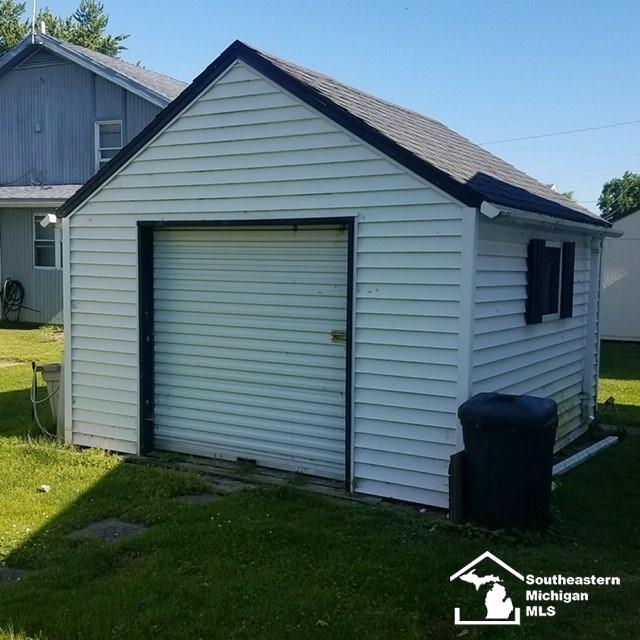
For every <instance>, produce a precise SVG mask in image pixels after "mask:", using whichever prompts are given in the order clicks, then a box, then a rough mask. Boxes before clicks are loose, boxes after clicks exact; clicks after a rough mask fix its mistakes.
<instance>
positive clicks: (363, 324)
mask: <svg viewBox="0 0 640 640" xmlns="http://www.w3.org/2000/svg"><path fill="white" fill-rule="evenodd" d="M59 215H60V216H62V217H64V221H63V228H64V234H65V238H66V239H67V242H66V244H65V247H66V255H65V260H66V265H67V267H68V268H67V269H66V271H65V273H66V282H65V296H66V305H65V330H66V336H67V349H66V355H65V357H66V370H65V374H66V391H67V393H66V398H65V403H66V438H67V440H68V441H70V442H73V443H76V444H78V445H86V446H100V447H105V448H107V449H113V450H116V451H121V452H127V453H133V454H135V453H141V452H142V453H144V452H146V451H149V450H150V449H152V448H159V449H167V450H171V451H177V452H186V453H193V454H200V455H205V456H220V457H222V458H226V459H232V460H235V459H238V458H240V459H251V460H255V461H256V462H257V463H258V464H261V465H265V466H270V467H275V468H280V469H285V470H286V469H289V470H296V471H301V472H305V473H310V474H317V475H320V476H325V477H330V478H336V479H340V480H343V481H344V482H345V483H346V486H347V487H348V488H349V489H350V490H353V491H357V492H362V493H366V494H373V495H377V496H386V497H393V498H398V499H402V500H408V501H413V502H418V503H424V504H429V505H436V506H439V507H446V506H447V505H448V482H449V477H448V474H449V472H448V466H449V458H450V456H451V455H452V454H453V453H454V452H456V451H457V450H459V449H460V448H461V446H462V438H461V429H460V426H459V424H458V422H457V418H456V410H457V407H458V406H459V405H460V404H461V403H462V402H463V401H464V400H466V399H467V398H469V397H470V396H471V395H472V394H475V393H476V392H480V391H504V392H509V393H529V394H534V395H540V396H552V397H553V398H555V399H556V400H557V402H558V405H559V411H560V429H559V434H558V446H561V445H562V444H564V443H567V442H569V441H570V440H572V439H574V438H575V437H576V436H578V435H579V434H580V433H582V432H583V431H584V430H585V429H586V428H587V426H588V423H589V421H590V420H591V418H592V417H593V415H594V411H595V403H596V400H595V398H596V385H597V370H598V363H597V353H598V350H597V342H598V334H597V325H598V322H597V319H598V293H599V277H600V251H601V246H602V239H603V237H604V236H605V235H606V234H607V233H608V232H609V230H610V225H609V224H608V223H607V222H606V221H604V220H602V219H601V218H600V217H598V216H596V215H594V214H591V213H590V212H588V211H586V210H585V209H582V208H580V207H579V206H578V205H576V204H575V203H573V202H570V201H569V200H567V199H565V198H564V197H562V196H561V195H559V194H557V193H555V192H553V191H551V190H550V189H549V188H548V187H545V186H544V185H542V184H540V183H538V182H537V181H535V180H534V179H532V178H530V177H529V176H527V175H526V174H524V173H522V172H521V171H518V170H517V169H515V168H514V167H512V166H511V165H509V164H507V163H506V162H504V161H502V160H500V159H499V158H497V157H495V156H493V155H492V154H490V153H489V152H487V151H485V150H484V149H482V148H480V147H478V146H476V145H474V144H472V143H471V142H469V141H468V140H466V139H465V138H463V137H462V136H460V135H458V134H456V133H455V132H453V131H451V130H449V129H448V128H446V127H445V126H444V125H442V124H440V123H438V122H436V121H434V120H432V119H430V118H427V117H424V116H422V115H419V114H417V113H414V112H412V111H409V110H406V109H403V108H401V107H398V106H396V105H393V104H390V103H388V102H386V101H383V100H380V99H377V98H375V97H372V96H370V95H367V94H365V93H362V92H360V91H358V90H356V89H353V88H351V87H347V86H345V85H343V84H341V83H339V82H337V81H336V80H333V79H331V78H329V77H327V76H324V75H321V74H319V73H316V72H314V71H309V70H307V69H303V68H301V67H298V66H296V65H293V64H291V63H289V62H286V61H283V60H280V59H278V58H275V57H273V56H271V55H269V54H266V53H262V52H260V51H257V50H255V49H252V48H250V47H248V46H247V45H245V44H243V43H241V42H235V43H233V44H232V45H231V46H230V47H229V48H228V49H226V50H225V51H224V52H223V53H222V54H221V55H220V57H218V58H217V59H216V60H215V61H214V62H213V63H212V64H211V65H210V66H209V67H208V68H207V69H205V71H204V72H203V73H202V74H201V75H200V76H198V78H196V80H195V81H194V82H193V84H192V85H191V86H190V87H189V88H188V89H187V90H186V91H185V92H184V93H183V94H182V95H181V96H180V97H179V98H178V99H176V100H175V101H174V102H173V103H172V104H171V105H169V106H168V107H167V108H166V109H165V110H164V111H163V112H162V113H161V114H160V115H159V116H158V117H157V118H156V119H155V120H154V122H153V123H152V124H151V125H150V126H148V127H147V128H146V129H145V130H144V131H143V132H142V133H141V134H140V135H139V136H138V137H137V138H136V139H135V140H134V141H132V142H131V143H130V144H129V145H128V146H127V147H126V148H125V149H124V150H123V151H122V152H121V153H120V154H119V155H118V156H117V157H116V159H115V160H114V161H113V162H111V163H109V164H108V165H107V166H106V167H105V168H104V169H103V170H102V171H101V172H100V173H99V174H97V175H96V176H95V178H93V179H92V180H90V181H89V183H88V184H87V185H85V187H83V188H82V189H81V190H80V191H79V192H78V193H77V194H76V195H75V196H74V197H73V198H71V199H70V200H69V201H68V202H67V203H65V205H63V207H62V208H61V210H60V212H59Z"/></svg>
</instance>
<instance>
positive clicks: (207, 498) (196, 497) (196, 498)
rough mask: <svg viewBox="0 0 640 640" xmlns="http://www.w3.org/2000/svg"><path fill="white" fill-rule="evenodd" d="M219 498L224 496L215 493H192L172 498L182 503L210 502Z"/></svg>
mask: <svg viewBox="0 0 640 640" xmlns="http://www.w3.org/2000/svg"><path fill="white" fill-rule="evenodd" d="M221 498H224V496H221V495H220V494H217V493H193V494H189V495H186V496H176V497H175V498H174V500H175V501H176V502H182V503H184V504H210V503H211V502H215V501H216V500H220V499H221Z"/></svg>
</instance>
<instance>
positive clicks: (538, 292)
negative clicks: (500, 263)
mask: <svg viewBox="0 0 640 640" xmlns="http://www.w3.org/2000/svg"><path fill="white" fill-rule="evenodd" d="M574 265H575V243H574V242H564V243H562V244H561V243H559V242H546V241H544V240H531V241H530V242H529V248H528V254H527V303H526V313H525V315H526V321H527V324H538V323H540V322H543V321H546V320H556V319H559V318H570V317H572V316H573V281H574V271H575V266H574Z"/></svg>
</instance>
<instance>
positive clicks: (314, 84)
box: [60, 40, 610, 227]
mask: <svg viewBox="0 0 640 640" xmlns="http://www.w3.org/2000/svg"><path fill="white" fill-rule="evenodd" d="M235 60H243V61H244V62H246V63H247V64H249V65H250V66H252V67H253V68H254V69H256V70H257V71H259V72H260V73H263V74H264V75H265V76H267V77H268V78H270V79H271V80H272V81H274V82H275V83H277V84H279V85H280V86H282V87H283V88H284V89H286V90H287V91H289V92H291V93H292V94H294V95H296V96H298V97H299V98H300V99H302V100H304V101H305V102H307V103H308V104H309V105H310V106H312V107H314V108H315V109H317V110H318V111H320V112H321V113H323V114H325V115H326V116H328V117H329V118H331V119H333V120H335V121H336V122H338V123H339V124H341V125H342V126H344V127H345V128H346V129H348V130H349V131H351V132H353V133H354V134H355V135H357V136H359V137H360V138H362V139H363V140H365V141H366V142H368V143H369V144H371V145H372V146H374V147H376V148H378V149H380V150H381V151H382V152H383V153H385V154H387V155H388V156H389V157H391V158H393V159H394V160H396V161H397V162H399V163H401V164H403V165H404V166H406V167H407V168H408V169H410V170H411V171H413V172H414V173H417V174H418V175H420V176H422V177H423V178H425V179H426V180H428V181H429V182H430V183H432V184H434V185H435V186H437V187H439V188H441V189H442V190H443V191H445V192H446V193H449V194H450V195H452V196H453V197H455V198H457V199H458V200H460V201H462V202H463V203H465V204H467V205H469V206H474V207H479V206H480V205H481V204H482V203H483V202H485V201H487V202H489V203H492V204H494V205H497V206H498V207H499V206H503V207H509V208H513V209H521V210H524V211H527V212H532V213H539V214H542V215H547V216H551V217H553V218H559V219H563V220H570V221H574V222H582V223H587V224H592V225H598V226H604V227H608V226H610V225H609V223H608V222H606V221H605V220H603V219H602V218H601V217H600V216H598V215H596V214H594V213H591V212H590V211H588V210H587V209H584V208H582V207H580V206H579V205H577V204H576V203H575V202H572V201H571V200H569V199H567V198H565V197H564V196H562V195H560V194H558V193H556V192H555V191H552V190H551V189H550V188H549V187H547V186H546V185H544V184H542V183H540V182H538V181H537V180H535V179H534V178H531V177H530V176H528V175H527V174H525V173H523V172H522V171H520V170H518V169H516V168H515V167H514V166H512V165H511V164H509V163H508V162H505V161H504V160H501V159H500V158H498V157H497V156H494V155H493V154H492V153H489V152H488V151H486V150H485V149H483V148H482V147H480V146H478V145H476V144H474V143H472V142H471V141H469V140H467V139H466V138H465V137H464V136H461V135H460V134H458V133H456V132H455V131H452V130H451V129H449V128H448V127H446V126H445V125H443V124H442V123H440V122H438V121H436V120H433V119H432V118H428V117H426V116H423V115H421V114H419V113H416V112H414V111H411V110H409V109H405V108H403V107H400V106H398V105H395V104H392V103H390V102H387V101H386V100H382V99H380V98H376V97H374V96H371V95H369V94H367V93H364V92H362V91H359V90H358V89H354V88H352V87H349V86H347V85H345V84H342V83H341V82H338V81H337V80H334V79H333V78H330V77H329V76H326V75H323V74H321V73H317V72H315V71H311V70H309V69H305V68H303V67H300V66H298V65H295V64H293V63H291V62H287V61H286V60H282V59H280V58H277V57H275V56H273V55H271V54H268V53H263V52H261V51H258V50H257V49H253V48H251V47H249V46H247V45H246V44H244V43H242V42H240V41H239V40H236V41H235V42H234V43H233V44H232V45H231V46H229V47H228V48H227V49H226V50H225V51H224V52H223V53H222V54H221V55H220V56H219V57H218V58H216V60H214V61H213V62H212V63H211V64H210V65H209V66H208V67H207V68H206V69H205V70H204V71H203V72H202V73H201V74H200V75H199V76H198V77H197V78H196V79H195V80H194V81H193V83H192V84H191V85H190V86H189V88H188V89H186V90H185V91H184V92H183V93H182V94H181V95H180V96H179V97H178V98H177V99H176V100H175V101H174V102H173V103H171V104H170V105H169V106H168V107H166V108H165V109H164V111H162V112H161V113H160V114H159V115H158V116H157V117H156V119H155V120H154V121H153V122H152V123H150V124H149V125H148V126H147V127H146V129H144V130H143V131H142V132H141V133H140V134H139V135H138V136H137V137H136V138H135V139H134V140H132V141H131V142H130V143H129V144H128V145H127V146H126V147H125V148H124V149H123V150H122V151H121V152H120V153H119V154H118V155H117V156H116V157H115V158H114V159H113V160H112V161H111V162H109V163H107V165H106V166H105V167H104V168H103V169H102V170H101V171H100V172H98V174H96V176H94V178H92V179H91V180H89V182H87V183H86V185H85V186H84V187H83V188H82V189H81V190H80V191H79V192H78V193H77V194H76V195H75V196H74V197H73V198H71V199H70V200H69V201H68V202H66V203H65V204H64V205H63V206H62V207H61V209H60V214H61V215H66V214H68V213H70V212H71V211H72V210H73V209H74V208H75V207H77V206H78V205H79V204H80V203H81V202H82V201H83V200H85V199H86V198H87V197H88V196H89V195H90V194H91V193H92V192H93V191H94V190H95V189H97V188H98V187H99V186H100V185H101V184H102V183H103V182H104V181H105V180H106V179H107V178H108V177H109V176H111V175H112V174H113V173H115V172H116V171H117V170H118V168H119V167H120V166H122V165H123V164H124V163H125V162H126V161H127V160H128V159H129V158H130V157H132V156H133V155H134V154H135V153H136V152H137V151H138V150H139V149H141V148H142V147H143V146H144V145H145V144H146V143H147V142H148V141H149V140H150V139H151V138H152V137H153V136H154V135H155V134H156V133H157V132H158V131H160V130H161V129H162V128H163V127H164V126H165V125H166V124H168V123H169V122H170V121H171V120H172V119H173V118H174V117H175V116H177V115H178V114H179V113H180V112H181V111H182V110H183V109H184V108H185V107H187V106H188V105H189V104H190V103H191V102H192V101H193V100H195V99H196V98H197V97H198V95H199V94H200V93H201V92H202V91H203V90H204V89H205V88H206V87H207V86H209V84H211V83H212V82H213V81H215V79H216V78H217V77H218V76H219V75H220V74H221V73H222V72H224V71H225V70H226V69H227V68H228V67H229V65H230V64H232V63H233V62H234V61H235Z"/></svg>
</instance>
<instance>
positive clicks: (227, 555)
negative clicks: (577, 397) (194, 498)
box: [0, 440, 640, 640]
mask: <svg viewBox="0 0 640 640" xmlns="http://www.w3.org/2000/svg"><path fill="white" fill-rule="evenodd" d="M634 442H635V444H633V443H625V444H624V445H619V446H618V447H614V448H612V449H610V450H607V451H606V452H604V453H603V454H602V455H601V456H599V457H597V458H595V459H594V460H593V461H591V462H590V463H589V464H588V465H585V466H584V467H581V468H579V469H578V470H576V471H575V472H574V473H573V474H570V475H568V476H566V477H563V478H562V480H561V482H560V485H561V486H560V488H559V490H558V491H557V492H556V494H555V500H554V511H555V514H556V517H555V523H554V526H553V528H552V530H551V531H550V532H549V533H547V534H546V535H541V536H540V535H532V536H526V535H506V534H504V532H496V533H487V532H483V531H479V530H475V529H472V528H466V527H452V526H449V525H447V524H446V523H444V522H434V521H433V520H430V519H429V518H425V517H421V516H420V515H419V514H417V513H415V512H407V511H406V510H405V511H399V510H398V509H396V508H394V507H393V506H390V505H384V504H383V505H379V506H364V505H360V504H351V503H346V502H344V501H338V500H333V499H328V498H326V497H322V496H317V495H313V494H309V493H306V492H303V491H300V490H299V489H296V488H293V487H291V486H284V487H277V488H273V487H270V488H259V489H256V490H251V491H242V492H237V493H233V494H231V495H228V496H225V497H224V498H222V499H221V500H218V501H216V502H213V503H210V504H184V503H180V502H177V501H175V500H174V499H173V498H174V497H175V496H178V495H183V494H185V493H197V492H202V491H203V490H206V485H205V484H203V481H202V480H201V479H200V478H199V477H197V476H194V475H192V474H185V473H182V472H175V471H168V470H165V469H161V468H153V467H147V466H136V465H129V464H124V463H122V462H121V461H120V460H119V459H118V458H116V457H115V456H109V455H106V454H103V453H100V452H98V451H92V450H89V451H84V452H79V451H77V450H74V449H72V448H68V447H67V448H64V447H55V446H52V445H44V444H42V445H38V444H36V445H27V444H26V443H22V442H19V441H14V442H10V441H5V443H4V444H3V443H0V469H2V474H3V480H4V486H3V493H2V494H1V495H0V557H2V558H3V559H4V561H5V562H6V564H7V565H9V566H15V567H20V568H25V569H30V570H32V571H34V573H33V574H32V575H31V576H30V577H28V578H26V579H24V580H23V581H21V582H19V583H11V584H5V585H0V628H2V627H7V626H9V625H11V626H12V627H13V628H14V629H17V630H20V631H23V632H24V633H25V634H27V635H29V636H37V635H38V634H42V636H43V637H44V638H46V639H47V640H68V639H69V638H92V639H96V640H102V639H106V638H113V637H122V638H127V640H135V639H138V638H140V639H142V638H145V639H146V638H154V639H155V638H171V639H180V638H185V639H186V638H189V639H192V638H247V639H248V638H252V639H253V638H278V639H283V640H286V639H288V638H291V639H296V640H298V639H299V638H300V636H305V638H309V639H310V640H313V639H315V638H327V637H329V638H359V637H368V638H370V639H371V640H374V639H377V638H380V639H382V638H385V639H386V638H391V637H392V638H425V637H427V638H428V637H433V638H436V637H437V638H445V639H446V638H455V637H457V633H458V632H459V629H456V628H455V627H454V626H453V625H452V623H451V616H452V611H453V607H454V606H459V605H462V606H465V607H467V608H468V609H469V610H472V611H473V610H475V609H474V608H478V607H479V609H480V613H481V609H482V600H481V599H478V598H477V595H476V594H475V592H474V590H473V589H470V588H469V589H467V587H468V585H467V586H464V585H460V584H458V583H453V584H452V583H450V582H449V580H448V576H449V575H451V574H452V573H453V572H454V571H456V570H457V569H459V568H460V567H461V566H463V565H464V564H466V563H467V562H469V561H470V560H472V559H473V558H474V557H476V556H477V555H479V554H480V553H481V552H483V551H485V550H487V549H490V550H491V551H492V552H494V553H496V554H497V555H498V556H499V557H500V558H502V559H503V560H505V561H506V562H508V563H509V564H512V565H513V566H514V567H516V568H517V569H518V570H520V571H522V572H523V573H537V574H542V575H546V574H549V573H556V572H558V573H566V574H568V575H591V574H592V573H594V572H595V573H597V574H602V575H620V574H621V573H622V574H623V575H624V576H625V579H627V578H628V580H627V582H626V583H625V589H624V590H620V591H619V592H615V593H613V592H598V593H597V594H594V597H593V602H590V603H589V608H588V609H587V608H579V607H578V606H577V605H573V606H572V607H569V608H565V609H563V610H562V612H561V613H559V614H558V615H559V618H558V624H555V623H554V624H553V625H550V624H549V622H548V621H545V620H540V621H536V620H528V621H527V631H528V634H527V637H528V638H545V639H546V638H550V639H552V638H565V637H567V636H576V637H581V638H600V637H602V635H603V633H605V635H606V632H607V631H610V633H609V635H615V636H616V637H620V638H624V637H629V638H630V637H635V636H633V635H631V633H632V632H633V633H635V631H636V626H635V625H636V614H637V602H638V599H639V598H640V581H638V580H637V576H636V575H635V573H636V571H637V570H636V569H635V567H637V566H638V561H639V560H640V550H639V546H638V543H637V533H638V518H639V516H638V514H637V513H636V511H635V510H633V509H629V508H628V505H630V504H634V503H635V502H637V500H638V498H640V471H639V470H638V465H635V468H633V469H630V468H629V463H630V462H632V461H634V460H635V459H637V456H638V455H639V454H640V441H635V440H634ZM623 479H624V482H625V483H626V486H625V487H624V488H623V489H622V490H621V489H620V487H619V483H620V482H622V481H623ZM43 483H46V484H49V485H50V486H51V491H50V492H49V493H44V494H43V493H38V492H37V490H36V488H37V487H38V486H39V485H40V484H43ZM111 517H116V518H120V519H122V520H125V521H129V522H133V523H138V524H143V525H145V526H146V527H147V529H146V531H144V532H143V533H142V534H140V535H136V536H134V537H131V538H129V539H125V540H121V541H118V542H114V543H105V542H98V541H94V540H77V539H73V538H70V537H69V535H68V534H69V533H70V532H72V531H73V530H75V529H78V528H81V527H84V526H86V525H87V524H89V523H90V522H93V521H97V520H101V519H104V518H111ZM28 529H31V531H30V532H29V533H28V534H25V532H26V531H27V530H28ZM605 549H606V551H605ZM509 589H510V591H509V593H510V595H511V596H512V597H513V598H514V599H516V600H518V601H519V602H522V599H523V593H522V588H521V587H520V586H518V585H515V584H514V585H510V586H509ZM614 608H615V611H616V615H615V616H611V613H612V611H613V610H614ZM518 631H519V630H518ZM471 637H473V638H476V637H478V638H485V637H495V635H491V634H490V632H488V631H487V632H486V633H485V631H479V632H478V634H477V635H473V636H471ZM500 637H501V638H516V637H520V636H519V635H518V634H517V633H515V632H514V633H513V634H512V633H511V632H510V631H507V632H505V635H500ZM0 638H2V635H0ZM3 640H5V639H3Z"/></svg>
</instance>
